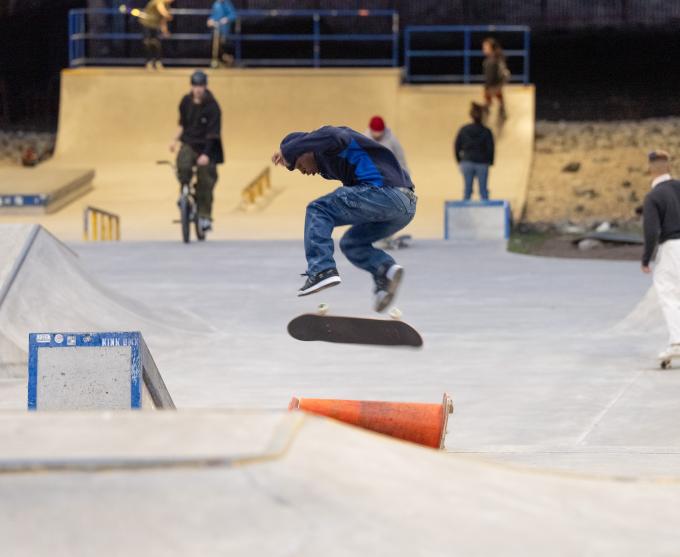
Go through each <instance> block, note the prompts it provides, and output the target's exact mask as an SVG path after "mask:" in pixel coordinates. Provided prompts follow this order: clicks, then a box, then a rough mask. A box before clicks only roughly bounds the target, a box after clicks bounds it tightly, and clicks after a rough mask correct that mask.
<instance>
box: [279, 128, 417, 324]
mask: <svg viewBox="0 0 680 557" xmlns="http://www.w3.org/2000/svg"><path fill="white" fill-rule="evenodd" d="M272 162H273V163H274V164H276V165H282V166H285V167H286V168H288V170H291V171H293V170H298V171H300V172H301V173H302V174H305V175H315V174H320V175H321V176H322V177H323V178H325V179H326V180H339V181H340V182H342V186H341V187H339V188H337V189H336V190H335V191H333V192H331V193H329V194H327V195H324V196H322V197H320V198H318V199H315V200H314V201H312V202H311V203H309V205H307V213H306V218H305V241H304V246H305V255H306V258H307V270H306V272H305V273H304V275H306V277H307V279H306V281H305V283H304V285H303V286H302V287H301V288H300V290H298V296H307V295H309V294H314V293H316V292H319V291H320V290H323V289H324V288H329V287H331V286H336V285H338V284H340V282H341V279H340V275H339V273H338V269H337V266H336V263H335V260H334V259H333V251H334V246H333V238H332V233H333V229H334V228H335V227H336V226H343V225H351V227H350V228H349V230H347V232H346V233H345V234H344V236H343V237H342V239H341V240H340V249H341V250H342V252H343V253H344V254H345V256H346V257H347V259H349V261H350V262H351V263H352V264H354V265H355V266H357V267H359V268H361V269H364V270H365V271H368V272H369V273H371V275H372V276H373V281H374V285H375V290H374V292H375V303H374V308H375V310H376V311H378V312H382V311H384V310H385V309H386V308H387V307H388V306H389V305H390V304H391V303H392V301H393V299H394V297H395V295H396V293H397V290H398V288H399V284H400V282H401V280H402V278H403V274H404V269H403V268H402V267H401V266H400V265H398V264H397V263H396V261H395V260H394V259H393V258H392V257H391V256H390V255H389V254H387V253H386V252H385V251H383V250H381V249H378V248H376V247H375V246H374V245H373V243H374V242H377V241H378V240H382V239H384V238H388V237H389V236H392V235H393V234H394V233H396V232H397V231H399V230H401V229H402V228H404V227H405V226H406V225H407V224H409V223H410V222H411V220H412V219H413V217H414V215H415V212H416V203H417V198H416V195H415V193H414V189H415V186H414V185H413V182H412V181H411V178H410V176H409V174H408V172H407V171H406V170H404V169H403V168H402V167H401V165H400V164H399V162H398V161H397V159H396V157H395V156H394V154H392V152H391V151H390V150H389V149H387V148H385V147H383V146H382V145H380V144H379V143H376V142H375V141H373V140H372V139H369V138H367V137H365V136H364V135H363V134H360V133H358V132H356V131H354V130H352V129H350V128H347V127H334V126H324V127H322V128H319V129H318V130H315V131H312V132H309V133H306V132H293V133H290V134H288V135H287V136H286V137H284V138H283V141H282V142H281V146H280V149H279V150H278V151H277V152H275V153H274V155H273V156H272Z"/></svg>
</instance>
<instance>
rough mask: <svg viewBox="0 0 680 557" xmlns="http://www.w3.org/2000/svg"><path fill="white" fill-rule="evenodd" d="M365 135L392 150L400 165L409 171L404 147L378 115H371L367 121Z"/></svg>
mask: <svg viewBox="0 0 680 557" xmlns="http://www.w3.org/2000/svg"><path fill="white" fill-rule="evenodd" d="M365 135H366V137H370V138H371V139H372V140H373V141H377V142H378V143H380V145H382V146H383V147H387V148H388V149H389V150H390V151H392V153H394V156H395V157H397V160H398V161H399V164H400V165H401V167H402V168H403V169H404V170H406V172H409V169H408V165H407V164H406V156H405V155H404V149H403V148H402V146H401V143H399V140H398V139H397V136H395V135H394V134H393V133H392V130H391V129H390V128H388V127H387V126H386V125H385V120H383V119H382V118H381V117H380V116H373V118H371V121H370V122H369V123H368V130H367V131H366V134H365Z"/></svg>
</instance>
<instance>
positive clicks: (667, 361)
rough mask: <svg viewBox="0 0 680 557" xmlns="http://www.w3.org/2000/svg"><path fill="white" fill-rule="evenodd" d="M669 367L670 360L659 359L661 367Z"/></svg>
mask: <svg viewBox="0 0 680 557" xmlns="http://www.w3.org/2000/svg"><path fill="white" fill-rule="evenodd" d="M670 367H671V361H670V360H662V361H661V369H669V368H670Z"/></svg>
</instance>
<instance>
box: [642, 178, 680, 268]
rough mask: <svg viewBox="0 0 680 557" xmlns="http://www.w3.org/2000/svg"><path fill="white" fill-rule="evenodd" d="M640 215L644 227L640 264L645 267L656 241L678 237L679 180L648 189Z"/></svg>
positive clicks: (679, 219)
mask: <svg viewBox="0 0 680 557" xmlns="http://www.w3.org/2000/svg"><path fill="white" fill-rule="evenodd" d="M642 215H643V218H644V229H645V250H644V253H643V254H642V264H643V265H644V266H645V267H646V266H647V265H649V262H650V261H651V259H652V255H653V254H654V249H655V248H656V244H657V243H661V244H663V243H664V242H665V241H666V240H678V239H680V181H678V180H667V181H665V182H661V183H660V184H658V185H657V186H656V187H655V188H654V189H653V190H652V191H650V192H649V193H648V194H647V195H646V197H645V203H644V205H643V209H642Z"/></svg>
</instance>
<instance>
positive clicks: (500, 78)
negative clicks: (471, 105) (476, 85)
mask: <svg viewBox="0 0 680 557" xmlns="http://www.w3.org/2000/svg"><path fill="white" fill-rule="evenodd" d="M482 52H483V53H484V62H483V63H482V68H483V70H484V99H485V100H486V106H487V107H488V108H491V102H492V100H493V98H494V97H495V98H497V99H498V102H499V104H500V112H499V113H498V115H499V116H500V118H503V119H505V118H507V117H508V113H507V111H506V110H505V99H504V98H503V85H505V84H506V83H507V82H508V81H509V79H510V70H508V65H507V63H506V61H505V54H503V49H502V48H501V45H500V43H499V42H498V41H497V40H496V39H492V38H490V37H489V38H487V39H484V42H483V43H482Z"/></svg>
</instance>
